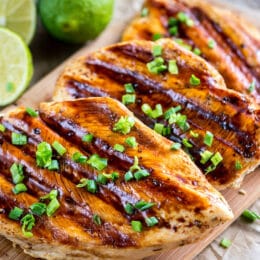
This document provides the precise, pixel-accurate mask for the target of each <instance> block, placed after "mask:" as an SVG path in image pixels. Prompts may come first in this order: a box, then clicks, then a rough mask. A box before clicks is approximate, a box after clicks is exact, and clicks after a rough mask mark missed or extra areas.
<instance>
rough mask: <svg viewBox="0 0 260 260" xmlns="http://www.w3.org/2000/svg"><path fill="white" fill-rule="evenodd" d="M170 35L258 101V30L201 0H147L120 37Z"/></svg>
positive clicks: (226, 11) (259, 63)
mask: <svg viewBox="0 0 260 260" xmlns="http://www.w3.org/2000/svg"><path fill="white" fill-rule="evenodd" d="M159 37H170V38H172V39H174V40H175V41H176V42H178V43H179V44H180V45H181V46H182V47H185V48H188V49H189V50H191V51H194V52H195V53H197V54H198V55H201V56H202V57H203V58H204V59H206V60H207V61H209V62H210V63H211V64H212V65H213V66H214V67H215V68H216V69H217V70H218V71H219V72H220V73H221V75H222V76H223V77H224V79H225V82H226V85H227V87H228V88H231V89H234V90H237V91H239V92H241V93H244V94H246V95H249V96H251V97H253V99H254V100H255V101H256V103H258V104H259V103H260V55H259V53H260V34H259V32H258V31H257V30H256V29H255V28H254V27H253V26H252V25H250V24H248V23H247V22H246V21H244V20H243V19H242V18H241V17H238V16H235V15H234V14H233V13H232V12H231V11H229V10H225V9H223V7H217V6H214V5H213V4H211V3H208V2H207V1H201V0H147V1H146V2H145V5H144V9H143V11H142V14H141V15H139V16H138V17H136V18H135V19H134V20H133V22H132V23H131V24H130V25H129V27H128V28H127V29H126V31H125V32H124V34H123V40H125V41H129V40H133V39H145V40H152V39H154V40H155V39H157V38H159Z"/></svg>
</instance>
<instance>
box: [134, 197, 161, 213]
mask: <svg viewBox="0 0 260 260" xmlns="http://www.w3.org/2000/svg"><path fill="white" fill-rule="evenodd" d="M154 205H156V203H152V202H145V201H142V200H141V201H139V202H137V203H136V204H135V208H136V209H139V210H141V211H144V210H147V209H150V208H151V207H153V206H154Z"/></svg>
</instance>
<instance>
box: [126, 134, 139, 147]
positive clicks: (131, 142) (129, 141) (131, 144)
mask: <svg viewBox="0 0 260 260" xmlns="http://www.w3.org/2000/svg"><path fill="white" fill-rule="evenodd" d="M125 143H126V144H127V145H128V146H129V147H131V148H134V147H137V146H138V143H137V142H136V139H135V137H134V136H129V137H127V138H126V139H125Z"/></svg>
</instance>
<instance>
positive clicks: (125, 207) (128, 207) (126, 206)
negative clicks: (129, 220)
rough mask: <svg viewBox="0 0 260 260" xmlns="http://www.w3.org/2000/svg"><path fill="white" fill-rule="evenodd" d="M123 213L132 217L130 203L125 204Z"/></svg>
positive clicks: (132, 207)
mask: <svg viewBox="0 0 260 260" xmlns="http://www.w3.org/2000/svg"><path fill="white" fill-rule="evenodd" d="M124 209H125V212H126V213H127V214H129V215H132V214H133V213H134V206H133V205H132V204H130V203H126V205H125V206H124Z"/></svg>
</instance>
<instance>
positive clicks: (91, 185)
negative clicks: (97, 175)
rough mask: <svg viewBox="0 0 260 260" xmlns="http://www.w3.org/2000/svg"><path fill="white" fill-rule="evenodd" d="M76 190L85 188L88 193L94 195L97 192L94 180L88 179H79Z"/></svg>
mask: <svg viewBox="0 0 260 260" xmlns="http://www.w3.org/2000/svg"><path fill="white" fill-rule="evenodd" d="M77 187H78V188H83V187H86V189H87V191H89V192H90V193H96V192H97V184H96V181H95V180H90V179H85V178H83V179H81V180H80V183H79V184H78V185H77Z"/></svg>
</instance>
